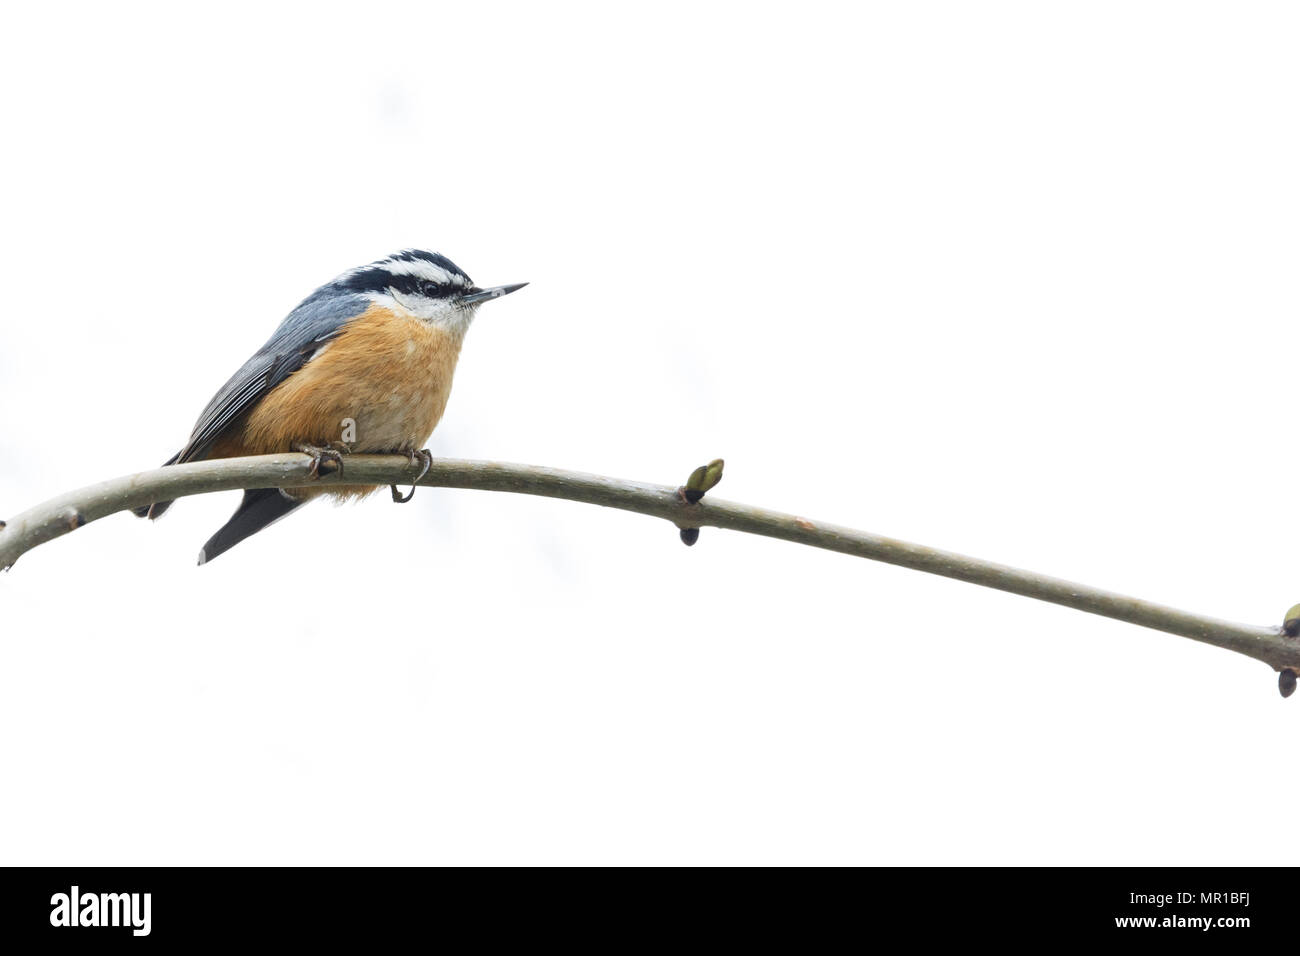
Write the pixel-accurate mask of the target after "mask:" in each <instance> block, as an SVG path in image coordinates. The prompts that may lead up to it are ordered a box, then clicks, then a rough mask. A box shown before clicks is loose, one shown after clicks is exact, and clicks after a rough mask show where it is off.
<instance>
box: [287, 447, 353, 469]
mask: <svg viewBox="0 0 1300 956" xmlns="http://www.w3.org/2000/svg"><path fill="white" fill-rule="evenodd" d="M289 449H290V450H291V451H300V452H302V453H303V454H304V455H311V470H310V471H308V472H307V477H308V478H319V477H320V476H321V466H322V465H323V464H325V462H327V461H329V462H333V463H334V467H333V468H328V469H326V471H325V474H339V475H341V474H343V456H344V455H346V454H348V453H349V452H350V451H351V450H352V449H351V448H349V447H348V446H347V445H345V444H344V443H343V442H330V443H329V444H328V445H312V444H309V443H307V442H301V441H296V442H294V443H293V444H292V445H290V446H289Z"/></svg>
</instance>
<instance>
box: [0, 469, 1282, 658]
mask: <svg viewBox="0 0 1300 956" xmlns="http://www.w3.org/2000/svg"><path fill="white" fill-rule="evenodd" d="M309 467H310V459H309V458H308V457H307V456H306V455H300V454H284V455H263V456H259V457H255V458H226V459H220V460H216V461H202V462H193V463H190V464H185V465H173V466H171V467H169V468H157V469H154V470H152V471H145V472H140V473H139V474H134V475H126V476H124V477H121V478H114V479H111V480H109V481H104V482H100V483H99V484H96V485H89V486H87V487H85V488H81V489H79V490H77V491H73V492H70V493H68V494H65V495H61V496H60V497H58V498H53V499H51V500H49V501H47V502H45V503H44V504H40V505H37V506H36V507H35V508H32V509H30V510H28V511H25V512H23V513H22V514H20V515H17V516H15V517H14V518H12V519H11V520H10V521H9V522H8V523H7V525H6V526H5V527H4V528H3V529H0V568H5V569H7V568H9V567H11V566H12V565H13V563H14V562H15V561H17V560H18V558H19V557H20V556H21V555H23V554H24V553H26V552H27V551H30V550H31V549H32V548H34V547H36V546H37V545H40V544H44V543H45V542H47V541H50V540H53V539H54V538H57V537H59V536H61V535H64V534H67V533H68V532H70V531H74V530H76V529H77V528H79V527H81V526H82V525H84V524H86V523H88V522H91V521H96V520H98V519H100V518H103V517H106V516H108V515H111V514H114V513H116V512H118V511H125V510H127V509H129V508H134V507H138V506H140V505H146V504H148V503H150V502H151V501H159V500H169V499H172V498H182V497H185V496H187V495H197V494H205V493H207V492H212V491H229V490H232V489H236V488H270V487H280V488H291V487H296V486H303V485H311V484H315V482H316V481H320V482H323V483H326V484H332V483H338V482H340V481H342V482H344V483H347V484H379V485H386V484H394V483H395V484H409V483H410V482H411V481H413V480H414V478H415V476H416V474H417V472H418V470H419V467H420V466H419V465H415V466H412V465H411V464H410V463H409V462H408V461H407V459H406V458H405V457H402V456H392V455H349V456H348V457H347V459H346V465H345V472H346V474H345V476H342V477H340V476H338V475H327V476H325V477H322V478H320V479H310V478H309V477H308V469H309ZM418 483H419V484H420V485H427V486H430V487H442V488H472V489H479V490H481V491H508V492H514V493H517V494H528V495H541V496H544V497H548V498H565V499H568V500H570V501H580V502H585V503H587V504H593V505H602V506H604V507H607V508H619V509H621V510H623V511H633V512H637V513H638V514H644V515H650V516H652V517H655V518H663V519H665V520H667V521H671V522H672V523H673V524H675V525H677V526H678V527H679V528H700V527H715V528H727V529H730V530H732V531H743V532H745V533H747V534H758V535H764V536H766V537H769V538H780V539H782V540H784V541H792V542H794V543H795V544H803V545H808V546H810V547H814V548H824V549H826V550H828V551H839V552H841V553H843V554H851V555H856V556H857V557H860V558H868V559H870V560H872V561H883V562H885V563H887V564H895V565H899V566H900V567H905V568H911V569H913V570H915V571H924V572H926V573H927V574H938V575H942V576H943V577H948V578H956V579H957V580H959V581H968V582H970V583H971V584H978V585H981V586H982V587H989V588H996V589H998V590H1000V591H1009V592H1011V593H1012V594H1020V595H1023V596H1025V597H1031V598H1036V599H1038V600H1040V601H1048V602H1051V603H1053V604H1061V605H1064V606H1066V607H1071V608H1074V609H1076V610H1079V611H1086V612H1087V613H1089V614H1100V615H1102V616H1104V617H1111V618H1115V619H1117V620H1120V621H1127V622H1129V623H1131V624H1137V625H1140V626H1142V627H1148V628H1152V629H1154V630H1157V631H1165V632H1167V633H1170V634H1177V635H1179V636H1181V637H1189V638H1191V639H1193V640H1196V641H1202V642H1204V643H1206V644H1213V645H1214V646H1216V647H1222V648H1224V649H1226V650H1230V651H1236V652H1237V653H1239V654H1244V655H1246V656H1247V657H1253V658H1255V659H1256V660H1260V661H1263V662H1264V663H1266V664H1268V665H1270V666H1271V667H1273V668H1274V669H1275V670H1279V671H1284V670H1287V669H1290V670H1295V671H1300V640H1297V639H1295V638H1291V637H1288V636H1287V635H1285V634H1284V633H1283V631H1282V628H1281V627H1259V626H1252V625H1248V624H1238V623H1234V622H1231V621H1222V620H1217V619H1215V618H1211V617H1204V616H1202V615H1199V614H1192V613H1190V612H1188V611H1181V610H1178V609H1177V608H1172V607H1166V606H1163V605H1160V604H1153V603H1151V602H1149V601H1143V600H1141V599H1139V598H1134V597H1126V596H1125V595H1122V594H1115V593H1112V592H1109V591H1103V590H1101V589H1099V588H1094V587H1089V586H1087V585H1083V584H1075V583H1072V582H1070V581H1064V580H1061V579H1059V578H1052V577H1047V576H1045V575H1041V574H1037V573H1035V572H1032V571H1024V570H1020V569H1018V568H1012V567H1008V566H1006V565H1001V564H994V563H992V562H990V561H982V560H980V559H978V558H972V557H967V556H966V555H962V554H954V553H952V552H949V551H939V550H937V549H934V548H928V547H925V546H924V545H919V544H910V543H908V542H906V541H899V540H896V539H894V538H885V537H881V536H879V535H874V534H870V533H868V532H865V531H856V530H854V529H852V528H844V527H840V526H838V525H833V524H828V523H826V522H823V521H810V520H808V519H806V518H802V517H799V516H797V515H792V514H782V513H781V512H777V511H768V510H766V509H763V508H756V507H754V506H752V505H744V504H738V503H736V502H731V501H721V500H719V499H717V498H713V497H708V498H706V499H705V500H703V501H700V502H698V503H696V504H689V503H687V502H686V501H684V500H683V498H682V497H681V496H680V495H679V494H678V490H677V489H675V488H670V487H667V486H665V485H652V484H645V483H642V482H635V481H624V480H621V479H615V478H605V477H602V476H600V475H589V474H583V473H581V472H574V471H563V470H561V469H558V468H545V467H542V466H538V465H514V464H506V463H502V462H491V461H462V460H457V459H435V460H434V462H433V465H432V467H431V468H430V469H429V471H428V473H427V474H426V475H425V476H424V477H423V478H421V479H420V481H419V482H418Z"/></svg>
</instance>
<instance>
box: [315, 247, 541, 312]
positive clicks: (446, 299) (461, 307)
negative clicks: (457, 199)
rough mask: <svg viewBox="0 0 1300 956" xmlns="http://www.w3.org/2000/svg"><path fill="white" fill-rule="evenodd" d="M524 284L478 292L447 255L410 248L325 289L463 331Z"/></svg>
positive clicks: (494, 287) (341, 278)
mask: <svg viewBox="0 0 1300 956" xmlns="http://www.w3.org/2000/svg"><path fill="white" fill-rule="evenodd" d="M526 285H528V283H527V282H520V283H517V284H515V285H498V286H492V287H491V288H487V289H480V288H479V287H478V286H476V285H475V284H474V282H473V280H471V279H470V277H469V276H468V275H466V274H465V271H464V270H463V269H461V268H460V267H459V266H458V265H456V263H454V262H452V261H451V260H450V259H448V258H447V257H446V256H443V255H439V254H438V253H436V252H425V251H423V250H421V249H406V250H403V251H402V252H397V253H394V254H393V255H391V256H389V257H388V258H386V259H380V260H378V261H377V262H372V263H370V264H369V265H366V266H361V267H360V268H357V269H353V270H351V271H350V272H345V273H344V274H343V275H341V276H339V277H338V278H337V279H335V280H334V281H333V282H331V283H330V284H329V285H328V286H326V287H325V288H326V289H330V290H332V291H333V292H334V293H335V294H338V293H350V294H354V295H355V294H360V295H364V296H367V297H368V298H371V299H372V300H374V301H378V302H382V303H383V304H384V305H386V306H388V307H389V308H391V309H393V310H394V311H405V312H409V313H410V314H411V315H414V316H415V317H416V318H418V319H422V320H423V321H425V322H429V323H432V324H438V325H443V326H446V327H447V328H449V329H452V330H454V331H459V332H463V331H464V330H465V329H466V328H468V327H469V324H470V322H471V321H472V320H473V318H474V313H475V311H476V310H477V309H478V307H479V306H480V305H482V304H483V303H484V302H489V301H491V300H492V299H499V298H501V296H503V295H509V294H510V293H511V292H514V291H516V290H518V289H522V288H523V287H524V286H526ZM322 291H324V290H322Z"/></svg>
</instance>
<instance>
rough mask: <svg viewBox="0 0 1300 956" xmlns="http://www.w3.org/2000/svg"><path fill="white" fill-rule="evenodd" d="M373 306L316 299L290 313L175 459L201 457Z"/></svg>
mask: <svg viewBox="0 0 1300 956" xmlns="http://www.w3.org/2000/svg"><path fill="white" fill-rule="evenodd" d="M369 305H370V301H369V299H367V298H366V297H365V296H360V295H343V296H330V297H326V298H320V297H318V296H315V295H314V296H312V297H311V298H309V299H308V300H307V301H305V302H304V303H303V304H302V305H300V306H298V308H296V309H294V310H293V311H292V312H290V313H289V315H288V316H286V317H285V320H284V321H283V322H281V323H280V327H279V328H278V329H276V330H275V332H274V333H273V334H272V335H271V337H270V338H269V339H267V341H266V344H265V345H263V346H262V347H261V348H260V349H258V350H257V352H256V353H255V354H254V355H253V357H252V358H250V359H249V360H248V361H247V362H245V363H244V364H243V366H241V367H240V369H239V371H238V372H236V373H235V374H234V375H232V376H231V377H230V381H228V382H226V384H225V385H223V386H221V390H220V391H218V392H217V394H216V395H214V396H212V401H210V402H208V406H207V408H205V409H203V413H202V414H201V415H199V420H198V422H197V423H195V425H194V432H193V434H191V435H190V440H189V443H188V444H186V446H185V447H184V448H183V449H181V451H180V453H179V454H177V456H176V458H175V459H173V461H175V462H182V461H196V460H199V459H202V458H203V457H204V455H206V454H207V452H208V450H209V449H210V448H211V447H212V445H213V443H214V442H215V441H217V439H219V438H220V437H221V435H222V433H223V432H224V431H225V429H226V427H227V426H228V425H230V424H231V422H233V421H234V420H235V419H236V418H238V417H239V416H240V415H241V414H243V413H244V412H246V411H247V410H248V409H250V408H252V407H253V406H254V405H256V404H257V403H258V402H259V401H260V400H261V399H262V397H263V396H264V395H266V393H267V392H269V391H271V389H273V388H275V387H276V386H277V385H279V384H280V383H281V382H283V381H284V380H285V379H286V378H288V377H289V376H290V375H292V374H293V373H294V372H296V371H298V369H300V368H302V367H303V366H304V365H306V364H307V362H309V361H310V360H311V357H312V356H313V355H314V354H315V353H316V351H317V350H318V349H319V348H320V347H321V346H322V345H324V344H325V343H326V342H328V341H329V340H330V339H332V338H334V337H335V336H336V335H338V334H339V333H340V332H342V331H343V328H344V327H345V326H346V325H347V324H348V322H349V321H351V320H352V319H354V318H356V317H357V316H358V315H360V314H361V313H362V312H364V311H365V310H366V308H367V307H368V306H369ZM168 464H172V462H168Z"/></svg>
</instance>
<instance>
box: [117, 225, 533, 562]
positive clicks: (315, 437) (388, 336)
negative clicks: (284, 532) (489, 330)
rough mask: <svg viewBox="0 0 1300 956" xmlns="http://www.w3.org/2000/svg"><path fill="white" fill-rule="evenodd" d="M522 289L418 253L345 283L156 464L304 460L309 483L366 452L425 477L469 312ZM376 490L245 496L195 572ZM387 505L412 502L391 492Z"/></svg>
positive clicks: (294, 316) (302, 311)
mask: <svg viewBox="0 0 1300 956" xmlns="http://www.w3.org/2000/svg"><path fill="white" fill-rule="evenodd" d="M527 284H528V283H526V282H521V283H519V284H517V285H500V286H494V287H493V288H490V289H480V288H478V287H477V286H475V285H474V283H473V282H472V281H471V280H470V277H469V276H467V275H466V274H465V273H464V271H463V270H461V269H460V268H459V267H458V266H457V265H456V264H455V263H453V262H452V261H451V260H450V259H448V258H446V257H445V256H441V255H438V254H437V253H436V252H423V251H421V250H418V249H407V250H405V251H404V252H399V253H396V254H395V255H391V256H389V257H388V258H387V259H380V260H379V261H378V262H372V263H371V264H370V265H367V266H361V267H360V268H357V269H353V270H352V271H350V272H345V273H343V275H341V276H339V277H338V278H337V279H335V280H334V281H333V282H330V283H328V284H327V285H323V286H321V287H320V288H319V289H317V290H316V291H315V292H313V293H312V294H311V295H309V296H308V297H307V298H306V299H304V300H303V302H302V304H301V305H299V306H298V307H297V308H296V309H294V310H293V311H292V312H290V313H289V315H288V316H287V317H286V318H285V320H284V321H283V322H281V323H280V327H279V328H278V329H276V330H275V333H274V334H273V335H272V336H271V338H270V339H268V340H267V342H266V344H265V345H263V346H262V347H261V348H260V349H258V350H257V352H256V353H255V354H254V355H253V357H252V358H250V359H249V360H248V361H247V362H245V363H244V365H243V367H242V368H240V370H239V371H238V372H236V373H235V374H234V375H233V376H231V378H230V381H228V382H226V384H225V385H223V386H222V387H221V390H220V391H219V392H217V394H216V395H214V396H213V398H212V401H210V402H208V407H207V408H205V409H204V410H203V414H201V415H200V416H199V420H198V422H197V423H196V424H195V426H194V431H193V433H192V434H191V435H190V440H189V442H188V443H187V444H186V445H185V447H184V448H182V449H181V450H180V451H178V452H177V453H176V454H175V455H173V456H172V457H171V459H170V460H168V461H166V462H164V465H174V464H178V463H180V462H186V461H202V460H203V459H205V458H235V457H238V456H241V455H268V454H273V453H276V452H287V451H301V452H306V453H307V454H309V455H311V456H312V473H313V475H315V474H319V472H320V467H321V464H322V462H323V461H324V460H326V459H331V460H333V461H334V462H336V463H337V465H338V466H339V467H340V468H341V467H342V465H343V461H342V454H345V453H348V452H373V453H400V454H404V455H407V456H408V457H409V458H411V460H412V462H414V461H416V460H417V457H418V459H420V460H423V461H424V464H425V470H426V471H427V470H428V467H429V463H430V461H431V458H430V455H429V452H428V450H427V449H424V443H425V442H426V441H428V440H429V436H430V435H431V434H433V429H434V427H435V426H436V425H437V424H438V420H439V419H440V418H442V413H443V410H444V409H445V408H446V407H447V397H448V396H449V395H450V394H451V379H452V375H453V373H454V372H455V371H456V359H457V358H458V357H459V355H460V346H461V343H462V342H463V341H464V338H465V331H466V330H467V329H468V328H469V325H470V322H471V321H472V320H473V318H474V313H475V312H476V311H477V309H478V307H479V306H480V305H482V304H483V303H484V302H488V301H490V300H492V299H496V298H500V297H501V296H503V295H509V294H510V293H511V292H514V291H515V290H517V289H522V288H523V287H524V286H525V285H527ZM417 449H420V450H419V451H417ZM421 474H423V473H421ZM417 480H418V479H417ZM377 487H378V486H377V485H330V486H327V487H322V488H318V489H317V488H294V489H285V490H281V489H278V488H257V489H253V490H250V491H245V492H244V498H243V501H241V502H240V504H239V507H238V508H237V509H235V513H234V514H233V515H231V516H230V520H229V521H227V522H226V523H225V525H224V526H223V527H222V528H221V529H220V530H219V531H218V532H217V533H216V534H214V535H213V536H212V537H211V538H210V539H209V540H208V543H207V544H205V545H204V546H203V550H202V551H200V552H199V564H203V563H204V562H206V561H211V560H212V559H213V558H215V557H216V556H217V555H219V554H221V553H222V552H224V551H228V550H229V549H230V548H232V547H234V546H235V545H236V544H238V543H239V542H240V541H243V540H244V539H245V538H247V537H248V536H249V535H251V534H255V533H256V532H258V531H261V530H262V529H263V528H265V527H266V526H267V525H269V524H271V522H273V521H278V520H279V519H281V518H283V517H284V516H285V515H287V514H288V513H289V512H291V511H293V510H294V509H295V508H298V507H299V506H301V505H303V504H305V503H306V502H307V501H309V500H310V499H311V498H313V497H315V496H317V495H320V494H329V495H333V496H335V497H337V498H340V499H347V498H359V497H362V496H364V495H368V494H370V493H371V492H372V491H374V490H376V488H377ZM413 492H414V488H412V493H413ZM393 500H395V501H407V500H410V495H407V496H406V497H402V496H400V495H399V494H398V492H397V488H396V487H394V488H393ZM170 505H171V502H170V501H159V502H155V503H154V504H152V505H149V506H148V507H145V508H139V509H137V510H136V512H135V513H136V514H137V515H139V516H140V517H142V518H143V517H149V518H157V517H158V516H159V515H161V514H162V513H163V512H164V511H166V510H167V508H168V507H169V506H170Z"/></svg>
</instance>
